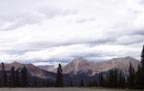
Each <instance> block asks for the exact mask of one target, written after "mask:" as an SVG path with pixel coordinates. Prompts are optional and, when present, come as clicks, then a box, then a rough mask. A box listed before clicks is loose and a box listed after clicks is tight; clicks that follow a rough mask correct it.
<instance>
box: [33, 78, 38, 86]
mask: <svg viewBox="0 0 144 91" xmlns="http://www.w3.org/2000/svg"><path fill="white" fill-rule="evenodd" d="M33 87H38V84H37V77H36V76H34V84H33Z"/></svg>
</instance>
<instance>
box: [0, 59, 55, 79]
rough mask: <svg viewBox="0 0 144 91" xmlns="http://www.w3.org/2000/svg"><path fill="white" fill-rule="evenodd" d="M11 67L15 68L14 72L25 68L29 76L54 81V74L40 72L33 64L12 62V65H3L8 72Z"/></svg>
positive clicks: (0, 66)
mask: <svg viewBox="0 0 144 91" xmlns="http://www.w3.org/2000/svg"><path fill="white" fill-rule="evenodd" d="M12 66H14V67H15V70H17V69H21V68H23V67H24V66H25V67H26V68H27V70H28V73H29V74H30V75H31V76H36V77H39V78H49V79H54V75H55V74H54V73H52V72H48V71H45V70H42V69H40V68H38V67H36V66H34V65H33V64H21V63H18V62H13V63H10V64H5V69H6V70H10V69H11V68H12ZM1 69H2V65H1V64H0V70H1Z"/></svg>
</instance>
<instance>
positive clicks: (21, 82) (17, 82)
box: [0, 63, 55, 87]
mask: <svg viewBox="0 0 144 91" xmlns="http://www.w3.org/2000/svg"><path fill="white" fill-rule="evenodd" d="M1 67H2V68H1V71H0V87H53V86H55V82H54V81H53V80H49V79H42V78H38V77H36V76H31V75H30V74H29V73H28V69H27V68H26V67H25V66H24V67H23V68H18V69H15V67H14V66H12V67H11V69H10V70H6V68H5V64H4V63H2V64H1Z"/></svg>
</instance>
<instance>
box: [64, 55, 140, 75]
mask: <svg viewBox="0 0 144 91" xmlns="http://www.w3.org/2000/svg"><path fill="white" fill-rule="evenodd" d="M130 62H131V63H132V65H133V67H134V68H135V70H137V67H138V64H139V61H138V60H136V59H134V58H132V57H124V58H114V59H112V60H109V61H103V62H92V61H88V60H86V59H84V58H75V59H74V60H72V61H71V63H69V64H67V65H66V66H64V68H63V73H64V74H82V73H85V74H88V75H90V76H93V75H95V74H96V73H99V72H102V71H109V70H111V69H113V68H118V69H121V70H122V71H123V72H125V73H128V68H129V64H130Z"/></svg>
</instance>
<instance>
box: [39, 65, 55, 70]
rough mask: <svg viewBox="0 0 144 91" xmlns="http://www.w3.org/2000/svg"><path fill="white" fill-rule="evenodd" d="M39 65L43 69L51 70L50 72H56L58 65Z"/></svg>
mask: <svg viewBox="0 0 144 91" xmlns="http://www.w3.org/2000/svg"><path fill="white" fill-rule="evenodd" d="M37 67H39V68H40V69H42V70H45V71H50V72H55V70H56V67H55V66H54V65H40V66H37Z"/></svg>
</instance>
